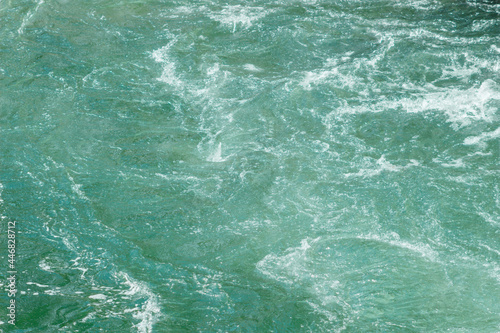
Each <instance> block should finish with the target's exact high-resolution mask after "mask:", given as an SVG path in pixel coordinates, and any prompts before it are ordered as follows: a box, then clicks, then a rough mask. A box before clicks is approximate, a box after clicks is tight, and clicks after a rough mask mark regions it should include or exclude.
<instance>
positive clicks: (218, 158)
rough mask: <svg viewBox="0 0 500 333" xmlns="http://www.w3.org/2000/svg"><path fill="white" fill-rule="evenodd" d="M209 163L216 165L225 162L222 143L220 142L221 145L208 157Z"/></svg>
mask: <svg viewBox="0 0 500 333" xmlns="http://www.w3.org/2000/svg"><path fill="white" fill-rule="evenodd" d="M207 161H209V162H216V163H220V162H224V161H225V159H223V158H222V142H219V145H218V146H217V147H216V148H215V149H213V150H212V152H211V153H210V155H208V157H207Z"/></svg>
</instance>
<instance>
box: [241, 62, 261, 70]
mask: <svg viewBox="0 0 500 333" xmlns="http://www.w3.org/2000/svg"><path fill="white" fill-rule="evenodd" d="M243 68H244V69H246V70H247V71H250V72H262V69H261V68H259V67H257V66H255V65H252V64H245V65H243Z"/></svg>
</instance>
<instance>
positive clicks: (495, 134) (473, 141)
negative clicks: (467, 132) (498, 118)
mask: <svg viewBox="0 0 500 333" xmlns="http://www.w3.org/2000/svg"><path fill="white" fill-rule="evenodd" d="M499 137H500V127H499V128H497V129H496V130H494V131H491V132H486V133H481V134H480V135H478V136H469V137H468V138H465V140H464V145H469V146H470V145H477V144H483V143H484V142H485V141H489V140H492V139H497V138H499Z"/></svg>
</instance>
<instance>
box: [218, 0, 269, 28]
mask: <svg viewBox="0 0 500 333" xmlns="http://www.w3.org/2000/svg"><path fill="white" fill-rule="evenodd" d="M267 13H269V10H267V11H266V9H264V8H263V7H243V6H240V5H236V6H225V7H224V9H222V10H221V11H220V12H218V13H210V14H209V16H210V18H211V19H213V20H216V21H219V22H220V23H222V24H223V25H226V26H229V27H232V28H233V33H234V32H236V27H237V26H238V25H240V26H242V27H243V28H245V29H248V28H249V27H251V26H252V24H253V22H254V21H257V20H259V19H261V18H263V17H264V16H266V15H267Z"/></svg>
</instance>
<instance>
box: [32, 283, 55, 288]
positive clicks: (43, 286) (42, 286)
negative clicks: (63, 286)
mask: <svg viewBox="0 0 500 333" xmlns="http://www.w3.org/2000/svg"><path fill="white" fill-rule="evenodd" d="M26 284H27V285H35V286H37V287H40V288H48V287H50V286H48V285H46V284H40V283H36V282H26Z"/></svg>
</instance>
